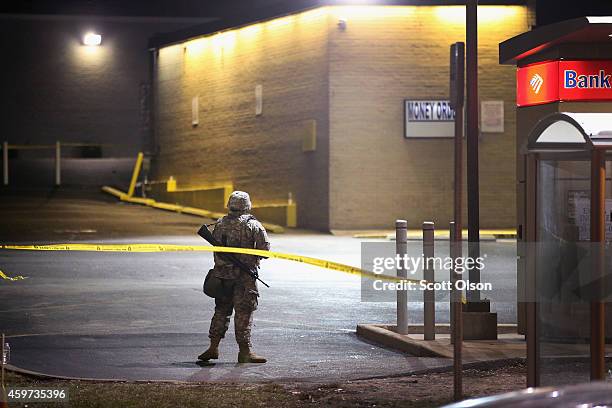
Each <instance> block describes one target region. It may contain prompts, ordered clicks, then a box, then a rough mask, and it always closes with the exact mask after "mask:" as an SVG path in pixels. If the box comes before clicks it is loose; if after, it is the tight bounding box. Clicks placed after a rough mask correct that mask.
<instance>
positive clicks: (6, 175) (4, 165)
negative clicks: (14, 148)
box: [2, 142, 9, 186]
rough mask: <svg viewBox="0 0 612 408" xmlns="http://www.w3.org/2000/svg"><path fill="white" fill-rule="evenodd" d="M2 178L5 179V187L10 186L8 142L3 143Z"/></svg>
mask: <svg viewBox="0 0 612 408" xmlns="http://www.w3.org/2000/svg"><path fill="white" fill-rule="evenodd" d="M2 176H3V179H4V185H5V186H8V183H9V168H8V142H3V143H2Z"/></svg>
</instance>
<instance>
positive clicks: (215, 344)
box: [198, 338, 221, 361]
mask: <svg viewBox="0 0 612 408" xmlns="http://www.w3.org/2000/svg"><path fill="white" fill-rule="evenodd" d="M220 341H221V339H212V338H211V339H210V346H209V347H208V350H206V351H205V352H203V353H202V354H200V355H199V356H198V360H202V361H208V360H216V359H218V358H219V342H220Z"/></svg>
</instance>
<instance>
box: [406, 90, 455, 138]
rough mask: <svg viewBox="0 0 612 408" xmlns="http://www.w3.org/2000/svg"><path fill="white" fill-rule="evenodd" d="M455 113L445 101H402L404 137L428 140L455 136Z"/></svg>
mask: <svg viewBox="0 0 612 408" xmlns="http://www.w3.org/2000/svg"><path fill="white" fill-rule="evenodd" d="M454 121H455V111H454V110H453V109H452V108H451V106H450V102H449V101H447V100H410V99H406V100H405V101H404V137H406V138H420V137H423V138H429V137H453V136H454V135H455V125H454Z"/></svg>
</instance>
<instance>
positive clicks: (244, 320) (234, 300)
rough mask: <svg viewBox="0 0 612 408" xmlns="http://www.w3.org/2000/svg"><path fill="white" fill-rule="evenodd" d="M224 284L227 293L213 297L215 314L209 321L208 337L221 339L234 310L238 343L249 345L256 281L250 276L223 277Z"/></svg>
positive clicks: (254, 306) (255, 302)
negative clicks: (226, 294)
mask: <svg viewBox="0 0 612 408" xmlns="http://www.w3.org/2000/svg"><path fill="white" fill-rule="evenodd" d="M224 286H225V288H226V289H227V292H228V293H229V295H228V296H226V297H220V298H216V299H215V314H214V315H213V318H212V321H211V322H210V330H209V332H208V337H210V338H211V339H214V338H217V339H222V338H223V337H225V332H227V329H228V328H229V323H230V316H231V315H232V311H233V310H235V311H236V313H235V315H234V330H235V332H236V342H238V344H245V345H248V346H250V345H251V327H252V325H253V312H254V311H255V310H256V309H257V298H258V296H259V294H258V292H257V283H256V282H255V280H254V279H252V278H250V277H241V278H239V279H225V280H224Z"/></svg>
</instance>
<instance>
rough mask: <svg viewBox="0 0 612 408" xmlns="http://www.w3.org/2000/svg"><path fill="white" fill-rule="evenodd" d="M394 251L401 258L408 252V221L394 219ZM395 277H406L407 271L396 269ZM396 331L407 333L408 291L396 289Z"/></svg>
mask: <svg viewBox="0 0 612 408" xmlns="http://www.w3.org/2000/svg"><path fill="white" fill-rule="evenodd" d="M395 252H396V254H397V255H399V256H400V257H401V258H404V256H405V255H406V254H407V252H408V221H406V220H396V221H395ZM397 277H398V278H401V279H405V278H407V277H408V271H407V270H406V268H405V265H404V267H403V268H400V269H398V270H397ZM397 332H398V333H399V334H408V291H407V290H398V291H397Z"/></svg>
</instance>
